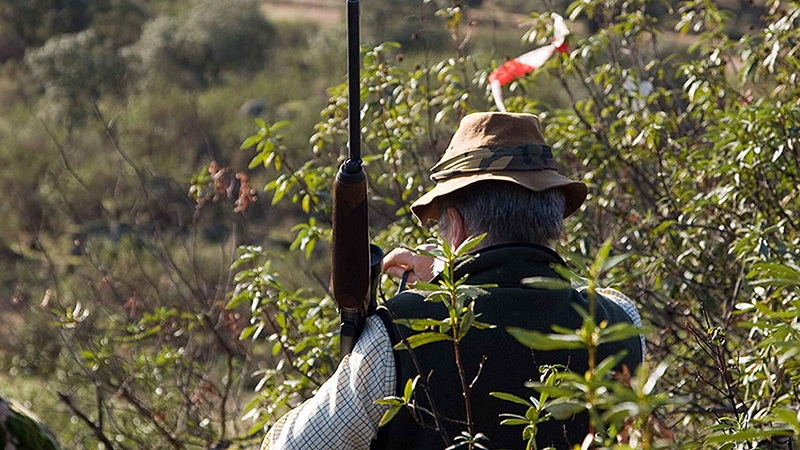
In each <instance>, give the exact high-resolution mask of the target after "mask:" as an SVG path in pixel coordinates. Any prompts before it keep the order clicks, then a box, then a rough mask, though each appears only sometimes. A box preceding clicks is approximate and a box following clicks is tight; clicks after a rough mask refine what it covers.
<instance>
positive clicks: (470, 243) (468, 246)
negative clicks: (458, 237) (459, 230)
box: [455, 233, 486, 258]
mask: <svg viewBox="0 0 800 450" xmlns="http://www.w3.org/2000/svg"><path fill="white" fill-rule="evenodd" d="M485 237H486V233H484V234H481V235H480V236H474V237H470V238H468V239H467V240H465V241H464V242H462V243H461V245H459V246H458V248H457V249H456V251H455V256H456V258H458V257H459V256H463V255H466V254H467V253H469V252H470V251H472V250H473V249H474V248H475V247H477V246H478V244H480V243H481V241H483V239H484V238H485Z"/></svg>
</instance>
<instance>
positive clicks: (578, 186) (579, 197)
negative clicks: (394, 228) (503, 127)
mask: <svg viewBox="0 0 800 450" xmlns="http://www.w3.org/2000/svg"><path fill="white" fill-rule="evenodd" d="M479 181H507V182H510V183H514V184H518V185H520V186H523V187H526V188H528V189H530V190H532V191H536V192H541V191H544V190H547V189H552V188H561V189H562V191H563V192H564V198H565V200H566V205H565V208H564V217H568V216H570V215H571V214H572V213H574V212H575V211H577V210H578V208H580V207H581V205H582V204H583V201H584V200H586V194H587V188H586V185H585V184H584V183H582V182H580V181H574V180H570V179H569V178H567V177H565V176H563V175H561V174H560V173H558V172H557V171H555V170H538V171H508V172H480V173H475V174H468V175H460V176H456V177H453V178H449V179H447V180H444V181H441V182H439V183H437V184H436V186H434V187H433V188H432V189H431V190H430V191H428V192H426V193H425V194H424V195H423V196H422V197H420V198H418V199H417V201H415V202H414V203H413V204H412V205H411V212H412V213H414V215H415V216H417V218H418V219H419V220H420V222H422V224H423V225H425V224H427V223H428V221H429V220H432V221H437V220H439V205H438V204H437V202H436V201H435V200H436V198H437V197H441V196H443V195H447V194H449V193H451V192H455V191H456V190H458V189H461V188H463V187H465V186H468V185H470V184H473V183H477V182H479Z"/></svg>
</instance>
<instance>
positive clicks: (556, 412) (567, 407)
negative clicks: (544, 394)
mask: <svg viewBox="0 0 800 450" xmlns="http://www.w3.org/2000/svg"><path fill="white" fill-rule="evenodd" d="M545 410H546V411H547V412H549V413H550V414H552V415H553V417H554V418H555V419H557V420H566V419H569V418H570V417H572V416H574V415H575V414H578V413H580V412H583V411H584V410H586V406H585V405H584V404H583V403H581V402H579V401H577V400H572V399H561V398H557V399H555V400H553V401H552V402H551V403H550V404H549V405H547V407H545Z"/></svg>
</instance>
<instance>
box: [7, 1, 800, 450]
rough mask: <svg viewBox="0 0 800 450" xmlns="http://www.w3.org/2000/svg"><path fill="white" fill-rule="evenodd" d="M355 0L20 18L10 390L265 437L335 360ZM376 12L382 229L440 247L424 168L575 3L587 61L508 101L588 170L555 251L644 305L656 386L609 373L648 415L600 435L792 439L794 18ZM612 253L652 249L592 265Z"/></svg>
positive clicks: (124, 422) (563, 4)
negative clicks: (336, 241) (425, 211)
mask: <svg viewBox="0 0 800 450" xmlns="http://www.w3.org/2000/svg"><path fill="white" fill-rule="evenodd" d="M343 3H344V2H339V1H327V0H308V1H274V2H273V1H265V2H256V1H251V0H227V1H224V2H222V1H215V0H192V1H189V0H185V1H183V0H182V1H167V0H78V1H60V0H46V1H39V2H29V1H27V0H6V1H4V2H3V3H2V4H0V167H2V168H3V170H2V171H0V188H1V189H2V191H3V192H4V193H5V195H4V196H3V200H2V201H0V217H2V218H3V221H2V223H3V225H4V226H3V227H2V228H0V397H11V398H13V399H15V400H17V401H18V402H20V403H23V404H24V405H26V406H28V407H29V408H30V409H32V410H34V411H35V412H37V413H38V414H39V415H40V416H41V418H42V419H43V420H44V421H45V422H46V423H47V424H48V425H49V426H50V428H52V429H53V430H54V431H55V432H56V435H57V436H58V438H59V440H60V442H61V444H62V445H63V447H64V448H119V449H126V448H127V449H136V448H208V449H211V448H217V449H221V448H250V447H252V446H253V445H255V444H254V443H256V442H258V441H259V439H260V437H261V430H262V428H263V427H265V426H269V425H270V424H271V423H272V422H273V421H274V420H275V418H276V417H278V416H279V415H280V414H282V413H283V412H285V411H286V410H287V409H288V408H289V407H290V406H292V405H295V404H297V403H298V401H299V400H301V399H302V398H304V397H306V396H308V395H309V393H310V392H313V390H314V389H315V388H317V387H318V386H319V384H320V383H321V381H323V380H324V379H325V378H326V376H328V375H329V374H330V373H331V371H332V370H333V369H334V368H335V364H336V361H337V355H336V351H335V349H336V348H337V347H336V346H337V339H338V337H337V334H336V326H337V320H338V319H337V316H336V311H335V306H334V304H333V302H332V300H331V298H330V296H329V295H328V281H327V280H328V279H329V261H328V260H329V248H328V243H329V239H330V226H329V217H330V209H331V205H330V202H331V195H330V184H331V177H332V174H333V173H335V172H334V171H335V168H336V165H337V162H338V161H339V160H340V159H341V156H342V154H343V151H344V149H345V148H346V135H345V134H346V128H345V126H344V123H345V117H346V116H345V110H346V106H347V105H346V97H345V91H344V85H343V83H344V81H345V25H344V21H343V12H344V5H343ZM361 11H362V22H361V23H362V44H363V48H362V52H363V55H364V67H363V71H362V97H363V104H364V106H363V111H362V116H363V121H364V122H363V123H364V125H363V127H364V133H363V134H364V136H363V141H364V147H365V152H366V155H367V156H366V158H365V161H366V164H367V172H368V173H369V176H370V177H371V178H370V186H371V188H370V189H371V191H370V195H371V199H370V200H371V210H370V214H371V226H372V228H373V230H372V235H373V239H374V240H375V241H376V242H377V243H378V244H379V245H381V246H382V247H383V248H385V249H388V248H392V247H394V246H397V245H408V246H411V247H413V246H415V245H417V244H419V243H423V242H426V241H427V240H428V239H430V238H431V232H430V231H429V230H425V229H422V228H421V227H419V225H418V224H416V223H415V222H414V221H413V220H412V219H411V216H410V214H409V211H408V204H409V202H410V201H413V199H414V198H415V197H416V196H417V195H419V193H420V192H422V191H424V189H425V188H426V187H428V186H429V185H430V180H429V179H428V178H427V172H426V170H427V168H428V167H430V166H431V165H432V164H433V162H434V161H435V160H436V159H437V158H438V156H439V155H440V153H441V151H442V150H443V148H444V146H445V145H446V144H447V139H448V137H449V135H450V134H451V133H452V131H453V130H454V128H455V125H456V124H457V123H458V120H459V119H460V117H462V116H463V115H464V114H466V113H468V112H472V111H477V110H489V109H494V108H495V106H494V104H493V102H492V101H491V97H490V95H489V91H488V87H487V77H488V74H489V72H490V71H491V70H492V69H493V68H495V67H497V66H499V65H500V64H502V63H503V62H504V61H505V60H507V59H510V58H513V57H515V56H517V55H519V54H521V53H523V52H525V51H528V50H530V49H532V48H535V47H537V46H540V45H547V44H548V43H549V40H550V39H551V36H552V17H551V16H550V15H549V14H550V13H551V12H555V13H558V14H561V15H563V16H565V17H567V18H568V24H569V27H570V29H571V31H572V33H573V35H572V36H571V41H570V42H571V47H572V51H571V53H568V54H565V55H557V56H555V57H554V58H553V59H552V60H551V61H550V62H549V63H548V64H547V65H546V66H545V67H543V68H542V69H541V70H537V71H536V72H535V73H534V74H532V75H530V76H527V77H524V78H522V79H520V80H518V81H516V82H514V83H512V84H510V85H509V86H506V87H505V88H504V92H505V95H506V102H505V105H506V107H507V108H508V109H509V110H510V111H518V112H532V113H536V114H539V115H540V117H542V119H543V122H544V123H545V125H546V127H547V128H546V133H547V139H548V142H550V143H551V144H552V146H553V148H554V151H555V152H556V154H557V155H558V157H559V158H560V160H562V161H564V165H565V169H566V170H567V172H568V173H571V174H576V175H575V176H583V177H584V181H586V182H587V184H589V186H590V197H589V199H588V201H587V205H586V206H585V207H584V208H583V209H582V210H581V211H580V213H579V214H578V215H577V216H576V217H575V219H573V220H572V221H571V222H570V223H569V224H568V229H567V231H566V234H565V237H564V239H563V242H562V245H561V248H560V249H559V250H560V251H562V253H564V254H565V255H568V256H569V258H568V259H569V261H570V263H571V264H573V269H574V270H576V271H577V272H580V273H581V274H582V275H584V276H586V277H596V278H598V280H597V281H598V282H599V283H601V284H605V285H614V286H616V287H618V288H620V289H622V290H624V291H625V292H627V293H629V294H630V295H631V296H632V297H633V298H635V299H636V301H637V304H638V305H639V307H640V310H641V311H642V315H643V317H644V318H645V322H646V325H647V326H648V329H647V341H648V352H649V355H650V356H649V357H648V364H647V365H646V370H647V371H646V372H643V373H642V374H640V377H642V380H651V381H649V382H647V383H645V382H644V381H642V382H641V383H639V384H638V385H637V384H636V382H635V380H634V381H629V382H628V383H627V385H626V386H624V388H623V387H619V386H617V385H614V386H616V388H619V389H620V391H619V392H625V393H626V394H625V395H628V394H630V397H624V396H623V395H622V394H620V395H619V397H613V398H614V399H615V400H614V401H618V403H617V404H616V405H623V406H620V407H619V410H624V411H626V413H625V414H621V415H619V417H617V416H614V415H610V416H609V417H606V415H603V418H604V419H603V420H604V421H606V422H604V423H602V424H599V426H598V429H607V430H611V431H608V433H607V434H606V435H603V436H598V438H597V439H598V441H597V445H598V446H602V445H608V446H610V445H611V444H609V442H612V441H614V442H617V441H620V442H621V441H624V440H625V439H627V441H625V442H627V443H628V444H630V445H631V447H634V448H637V447H641V448H649V446H650V445H651V444H652V446H653V447H656V446H658V445H662V446H664V447H681V446H682V447H686V448H700V447H703V446H705V447H706V448H721V447H724V448H742V449H744V448H756V446H757V445H770V446H771V447H764V446H762V447H758V448H790V447H780V445H786V446H791V445H792V444H791V442H792V441H791V439H795V442H796V439H797V436H798V433H800V424H798V420H800V419H798V418H797V409H798V407H800V397H799V396H798V386H800V384H799V383H800V378H799V377H798V371H797V370H798V365H797V362H796V355H797V352H798V350H797V349H798V348H800V328H798V325H797V324H798V320H800V319H798V306H800V303H798V297H797V286H798V284H800V272H798V257H800V253H799V252H798V248H799V246H800V219H799V218H798V217H797V214H798V211H800V204H798V197H797V195H796V190H797V186H798V185H800V175H798V170H800V169H798V168H799V167H800V157H799V156H798V146H797V145H798V144H797V136H798V128H797V126H796V125H795V124H796V123H798V119H800V117H797V116H798V112H797V111H800V108H798V103H800V95H798V94H799V93H800V90H798V87H797V84H798V80H797V77H796V73H795V72H796V68H797V67H800V64H798V60H797V57H796V54H797V52H796V49H797V45H798V42H800V35H799V34H798V32H796V31H795V30H796V29H797V28H798V27H797V22H798V16H799V15H800V12H799V11H800V10H798V9H797V6H796V5H795V4H793V3H786V2H781V1H768V2H763V3H762V2H758V1H757V2H745V1H735V0H726V1H719V2H700V1H685V2H648V1H644V0H641V1H635V2H630V1H616V0H611V1H596V0H585V1H578V2H574V3H571V2H567V1H542V2H539V1H536V2H531V1H527V0H525V1H523V0H483V1H482V0H465V1H445V0H435V1H430V2H423V1H422V0H419V1H417V0H403V1H389V0H380V1H378V0H375V1H363V2H362V4H361ZM648 84H649V86H650V87H651V89H650V90H647V89H644V88H643V87H644V86H645V85H648ZM253 135H255V136H256V137H254V138H249V137H250V136H253ZM245 141H246V142H247V144H246V145H242V144H243V142H245ZM606 241H609V242H612V243H613V245H612V248H611V251H612V254H614V255H622V254H629V255H633V256H631V257H630V258H628V259H625V260H624V261H623V262H622V263H620V265H618V266H615V267H614V268H609V269H608V270H607V271H604V272H603V273H602V274H600V273H589V272H590V270H589V267H590V266H587V264H588V263H585V261H592V260H593V259H594V257H595V256H596V254H597V253H598V249H600V248H601V246H602V243H603V242H606ZM383 286H384V288H385V290H386V292H391V290H392V289H394V288H395V287H396V286H394V285H393V284H392V282H391V281H390V280H384V282H383ZM648 377H650V378H648ZM657 381H658V388H657V389H655V388H654V387H653V386H655V385H656V382H657ZM637 386H638V389H639V391H637V392H633V391H630V390H631V389H633V390H635V389H637ZM645 386H649V387H647V388H645ZM564 387H565V388H566V387H567V384H565V385H564ZM597 389H600V388H597ZM603 389H607V391H608V392H611V391H613V389H612V387H607V386H604V387H603ZM625 389H628V390H625ZM645 391H646V392H645ZM614 392H617V391H614ZM631 392H633V393H631ZM532 395H533V391H532ZM576 395H577V394H576ZM623 397H624V398H623ZM609 398H611V397H609ZM609 401H611V400H609ZM631 405H635V407H634V406H631ZM584 406H585V407H586V408H595V407H597V408H600V409H602V410H604V411H605V410H613V408H611V407H610V406H609V404H606V405H600V406H598V405H595V404H594V403H592V402H591V401H587V402H586V403H585V404H584ZM523 413H524V411H523ZM626 414H627V415H626ZM793 414H794V415H793ZM598 417H599V416H598ZM623 419H624V420H627V422H625V423H627V425H626V427H628V428H627V430H628V431H626V432H625V433H623V432H621V431H620V428H621V425H620V426H618V425H619V423H617V422H615V421H619V420H623ZM624 420H623V422H624ZM620 423H622V422H620ZM669 430H674V431H673V432H670V431H669ZM617 432H619V435H620V436H622V435H626V436H627V438H623V437H619V439H617V437H618V436H617V434H616V433H617ZM626 433H627V434H626ZM787 436H794V437H787ZM602 439H606V441H602ZM520 442H521V444H520V448H523V446H524V442H523V441H522V440H521V441H520ZM794 445H795V446H796V445H797V444H796V443H795V444H794ZM726 446H727V447H726Z"/></svg>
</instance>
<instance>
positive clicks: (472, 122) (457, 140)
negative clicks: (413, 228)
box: [411, 112, 586, 224]
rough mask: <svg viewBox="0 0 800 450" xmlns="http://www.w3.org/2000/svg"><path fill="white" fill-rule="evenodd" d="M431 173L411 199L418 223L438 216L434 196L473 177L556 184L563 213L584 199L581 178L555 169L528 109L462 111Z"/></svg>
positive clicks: (536, 186) (539, 186)
mask: <svg viewBox="0 0 800 450" xmlns="http://www.w3.org/2000/svg"><path fill="white" fill-rule="evenodd" d="M431 179H432V180H433V181H434V182H436V186H434V187H433V188H432V189H431V190H430V191H428V192H427V193H426V194H425V195H423V196H422V197H420V198H419V199H418V200H417V201H415V202H414V203H413V204H412V205H411V211H412V212H413V213H414V215H415V216H417V218H419V220H420V221H421V222H422V223H423V224H425V223H427V222H428V221H429V220H434V221H435V220H439V207H438V202H437V201H436V199H437V198H438V197H441V196H443V195H446V194H449V193H451V192H454V191H456V190H458V189H461V188H463V187H465V186H468V185H470V184H472V183H477V182H479V181H489V180H494V181H508V182H511V183H515V184H518V185H520V186H523V187H525V188H528V189H530V190H532V191H537V192H538V191H544V190H546V189H551V188H561V190H562V191H563V192H564V197H565V198H566V209H565V211H564V217H567V216H569V215H570V214H572V213H574V212H575V211H577V210H578V208H580V206H581V204H583V201H584V200H585V199H586V185H585V184H583V183H582V182H580V181H574V180H570V179H569V178H567V177H565V176H563V175H561V174H559V173H558V170H557V168H556V163H555V161H554V160H553V153H552V151H551V149H550V147H549V146H548V145H547V144H546V143H545V142H544V137H542V132H541V128H540V126H539V119H538V118H537V117H536V116H533V115H531V114H511V113H499V112H489V113H474V114H469V115H467V116H465V117H464V118H463V119H462V120H461V124H460V126H459V127H458V130H457V131H456V133H455V134H454V135H453V139H452V140H451V141H450V145H449V146H448V147H447V150H446V151H445V152H444V155H443V156H442V158H441V159H440V160H439V162H438V163H437V164H436V165H435V166H433V168H431Z"/></svg>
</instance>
